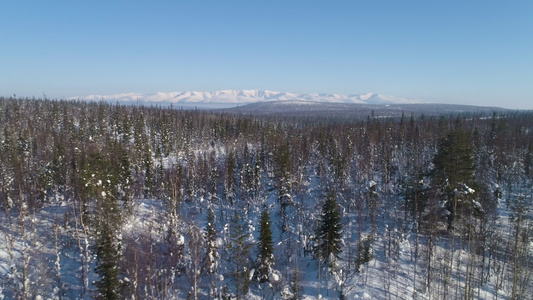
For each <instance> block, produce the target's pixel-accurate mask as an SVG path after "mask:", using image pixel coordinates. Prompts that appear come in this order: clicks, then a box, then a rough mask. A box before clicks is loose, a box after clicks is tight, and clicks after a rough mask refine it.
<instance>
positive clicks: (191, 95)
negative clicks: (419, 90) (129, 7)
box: [75, 90, 423, 107]
mask: <svg viewBox="0 0 533 300" xmlns="http://www.w3.org/2000/svg"><path fill="white" fill-rule="evenodd" d="M75 99H84V100H92V101H100V100H104V101H108V102H140V103H145V104H149V103H165V104H170V103H172V104H179V105H201V106H207V105H210V104H213V105H217V106H220V105H224V106H227V107H230V106H237V105H244V104H250V103H258V102H270V101H295V100H298V101H310V102H326V103H359V104H418V103H423V102H422V101H420V100H413V99H407V98H398V97H393V96H386V95H382V94H376V93H367V94H348V95H346V94H318V93H289V92H274V91H268V90H221V91H215V92H195V91H188V92H170V93H162V92H159V93H153V94H142V93H122V94H113V95H90V96H86V97H75Z"/></svg>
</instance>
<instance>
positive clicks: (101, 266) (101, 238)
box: [95, 223, 120, 300]
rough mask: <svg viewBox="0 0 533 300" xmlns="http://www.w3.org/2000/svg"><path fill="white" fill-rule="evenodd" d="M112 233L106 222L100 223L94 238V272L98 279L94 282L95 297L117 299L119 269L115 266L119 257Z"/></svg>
mask: <svg viewBox="0 0 533 300" xmlns="http://www.w3.org/2000/svg"><path fill="white" fill-rule="evenodd" d="M117 247H118V245H116V242H115V238H114V233H113V231H112V229H111V227H110V226H109V224H107V223H103V224H102V229H101V232H100V234H99V235H98V238H97V240H96V256H97V258H98V259H97V261H96V268H95V271H96V274H98V275H99V276H100V279H99V280H98V281H97V282H96V283H95V285H96V288H97V295H96V298H97V299H107V300H113V299H119V288H120V282H119V269H118V267H117V265H118V260H119V258H120V254H119V251H118V249H117Z"/></svg>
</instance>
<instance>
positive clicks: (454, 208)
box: [431, 129, 479, 230]
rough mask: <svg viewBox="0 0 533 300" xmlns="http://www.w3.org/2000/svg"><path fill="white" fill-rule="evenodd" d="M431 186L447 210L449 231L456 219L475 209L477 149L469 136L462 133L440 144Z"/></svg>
mask: <svg viewBox="0 0 533 300" xmlns="http://www.w3.org/2000/svg"><path fill="white" fill-rule="evenodd" d="M433 165H434V168H433V170H432V172H431V178H432V181H431V184H432V186H433V188H434V189H435V191H436V194H437V196H438V197H440V200H441V201H442V202H443V203H444V205H445V207H446V209H447V210H448V211H449V212H450V213H449V215H448V230H450V229H452V228H453V223H454V221H455V219H456V217H457V216H458V215H459V216H460V215H461V214H463V213H466V212H467V211H468V212H471V210H472V209H474V206H473V203H472V200H473V199H474V198H475V196H476V195H477V190H478V189H479V184H478V183H477V182H476V179H475V177H474V172H475V169H476V167H475V160H474V149H473V147H472V145H471V143H470V138H469V135H468V134H467V133H466V132H464V131H462V130H459V129H456V130H454V131H453V132H451V133H450V134H449V135H448V136H447V137H446V138H445V139H443V140H441V141H440V143H439V146H438V152H437V154H436V155H435V157H434V158H433Z"/></svg>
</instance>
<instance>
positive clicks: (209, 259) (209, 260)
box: [203, 207, 220, 274]
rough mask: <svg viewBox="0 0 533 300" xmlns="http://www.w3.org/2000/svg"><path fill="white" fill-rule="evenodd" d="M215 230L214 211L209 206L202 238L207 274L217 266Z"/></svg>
mask: <svg viewBox="0 0 533 300" xmlns="http://www.w3.org/2000/svg"><path fill="white" fill-rule="evenodd" d="M216 235H217V232H216V229H215V213H214V211H213V209H212V208H211V207H209V208H208V212H207V227H206V229H205V232H204V238H205V241H206V247H207V251H206V257H205V259H204V266H203V268H204V271H205V272H206V273H207V274H214V273H216V268H217V261H216V260H217V259H218V258H220V256H219V254H218V244H217V241H216V238H217V236H216Z"/></svg>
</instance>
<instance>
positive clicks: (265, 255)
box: [257, 208, 274, 283]
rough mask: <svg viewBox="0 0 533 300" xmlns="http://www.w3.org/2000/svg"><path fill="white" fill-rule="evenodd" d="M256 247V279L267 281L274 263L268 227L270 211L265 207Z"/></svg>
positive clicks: (270, 234)
mask: <svg viewBox="0 0 533 300" xmlns="http://www.w3.org/2000/svg"><path fill="white" fill-rule="evenodd" d="M257 248H258V257H257V259H258V267H257V271H258V273H259V274H258V279H259V282H260V283H263V282H266V281H268V275H269V273H270V269H271V267H272V264H273V263H274V246H273V243H272V230H271V229H270V213H269V212H268V208H265V209H264V210H263V212H262V213H261V220H260V223H259V243H258V245H257Z"/></svg>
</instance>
